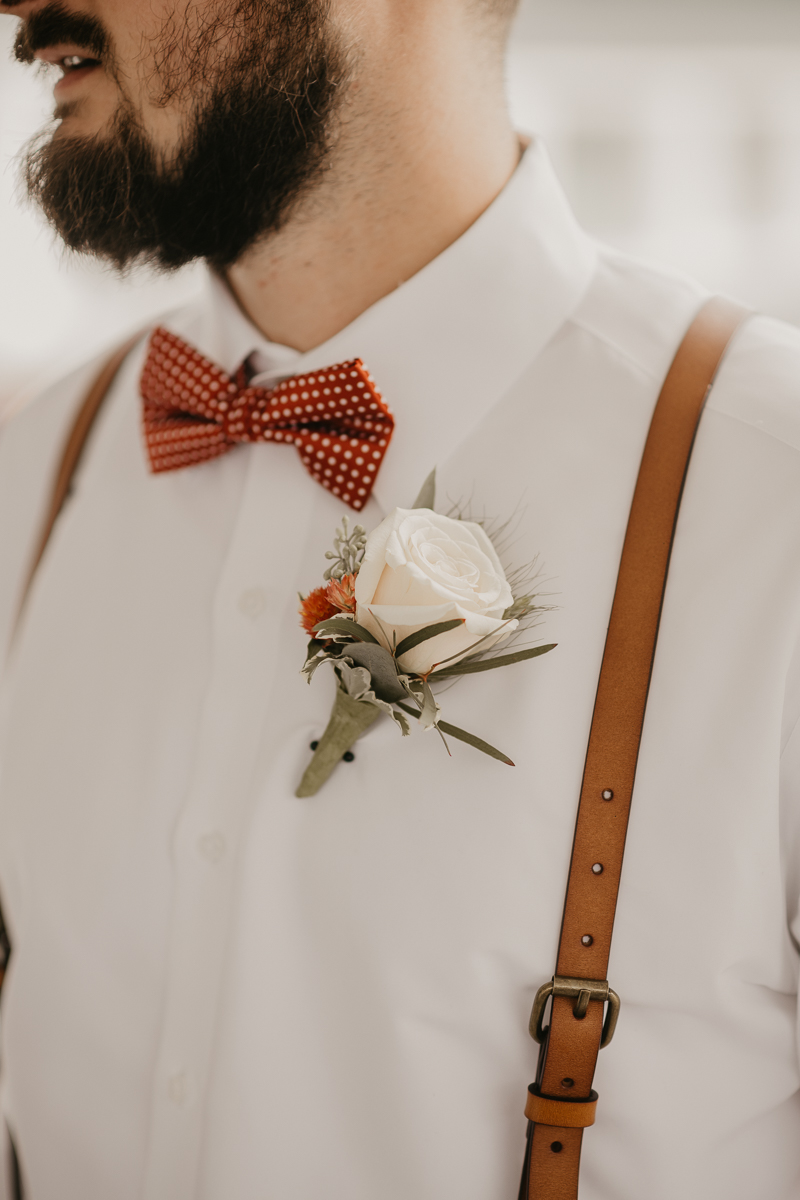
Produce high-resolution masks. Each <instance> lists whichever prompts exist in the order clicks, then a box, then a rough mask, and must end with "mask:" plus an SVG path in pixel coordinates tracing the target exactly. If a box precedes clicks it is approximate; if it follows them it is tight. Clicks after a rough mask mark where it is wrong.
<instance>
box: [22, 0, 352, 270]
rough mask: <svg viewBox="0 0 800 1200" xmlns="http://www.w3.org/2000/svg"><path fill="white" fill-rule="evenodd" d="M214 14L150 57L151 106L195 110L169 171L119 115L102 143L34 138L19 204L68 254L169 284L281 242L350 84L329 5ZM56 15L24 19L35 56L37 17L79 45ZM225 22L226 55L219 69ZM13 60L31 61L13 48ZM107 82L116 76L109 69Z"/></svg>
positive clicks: (284, 0) (231, 3)
mask: <svg viewBox="0 0 800 1200" xmlns="http://www.w3.org/2000/svg"><path fill="white" fill-rule="evenodd" d="M223 5H224V8H225V17H224V18H223V17H219V19H218V20H216V21H214V22H208V23H207V25H206V26H205V28H204V29H201V30H197V29H194V30H192V31H191V32H190V33H189V32H188V31H186V30H183V31H181V32H179V33H177V34H176V33H175V31H174V30H168V31H165V36H164V38H163V39H162V41H160V42H159V45H158V46H157V47H156V51H157V54H156V64H157V70H158V86H159V92H160V95H159V102H160V103H168V102H169V101H170V100H172V99H173V98H175V97H176V96H178V97H179V96H184V97H185V96H190V97H191V98H192V110H193V111H192V116H191V118H190V127H189V129H188V131H187V133H186V134H185V135H184V137H183V139H182V142H181V145H180V146H179V147H178V150H177V153H176V154H175V155H174V156H173V157H172V159H171V160H170V162H169V163H168V164H165V163H164V162H162V161H161V160H160V157H159V155H158V154H157V152H156V150H155V148H154V146H153V145H152V144H151V142H150V141H149V139H148V137H147V136H146V134H145V133H144V131H143V130H142V127H141V124H140V122H139V120H138V119H137V115H136V113H135V112H134V111H133V109H132V107H131V105H130V104H129V103H128V102H126V101H123V102H122V103H121V104H120V107H119V109H118V110H117V113H116V115H115V117H114V120H113V125H112V128H111V129H110V131H108V132H106V133H104V134H103V135H96V136H94V137H68V136H63V137H62V136H56V137H51V136H50V135H49V134H44V135H40V136H39V137H38V138H37V139H36V140H35V142H34V143H33V144H32V146H31V147H30V148H29V149H28V152H27V154H26V157H25V162H24V176H25V181H26V184H27V188H28V193H29V195H30V196H31V198H32V199H33V200H35V202H36V203H38V205H39V206H40V207H41V209H42V210H43V212H44V213H45V216H46V217H47V219H48V220H49V222H50V223H51V225H53V226H54V228H55V229H56V231H57V233H58V234H59V235H60V237H61V239H62V240H63V241H64V243H65V244H66V245H67V246H68V247H69V248H70V249H71V250H75V251H79V252H83V253H88V254H93V255H95V256H96V257H98V258H101V259H103V260H105V261H107V262H110V263H112V264H113V265H114V266H116V267H117V268H118V269H120V270H122V269H124V268H126V267H129V266H131V265H132V264H134V263H137V262H144V263H149V264H151V265H153V266H156V267H159V268H161V269H166V270H174V269H176V268H178V267H182V266H184V265H185V264H187V263H189V262H192V261H194V260H195V259H198V258H202V259H205V260H206V261H207V262H209V263H210V264H211V265H212V266H213V267H215V268H217V269H218V270H224V269H225V268H227V267H229V266H231V265H232V264H233V263H234V262H236V261H237V260H238V259H240V258H241V257H242V255H243V254H244V253H245V251H246V250H248V249H249V248H250V247H252V246H253V245H254V244H255V243H256V242H258V241H259V240H261V239H263V238H266V237H268V236H269V235H270V234H271V233H274V232H275V231H276V230H278V229H280V228H281V226H282V225H283V224H284V223H285V222H286V220H287V218H288V216H289V215H290V213H291V211H292V210H293V208H294V207H295V205H296V204H297V202H298V200H299V199H300V198H301V197H303V196H304V195H305V194H306V193H307V192H308V191H309V190H310V189H311V188H312V187H313V185H314V184H315V183H316V182H317V181H318V179H319V178H320V176H321V174H322V172H323V171H324V168H325V165H326V160H327V157H328V153H329V150H330V146H331V134H332V124H333V118H334V115H335V110H336V99H337V96H338V95H339V94H340V89H341V84H342V83H343V81H344V79H345V76H346V70H345V55H344V54H343V53H342V52H341V51H340V50H339V47H338V45H337V44H336V43H335V41H334V39H333V38H332V37H331V36H330V34H329V33H328V30H327V22H326V16H327V0H238V2H235V0H223ZM59 9H60V6H59V5H57V4H56V5H54V6H48V8H46V9H43V10H41V14H34V17H32V18H30V20H29V22H28V27H29V30H28V38H29V42H30V43H32V44H33V48H34V49H36V48H38V47H39V46H40V45H42V43H41V37H39V38H38V40H37V33H38V31H37V28H36V26H35V20H36V17H37V16H39V15H41V16H42V17H47V16H48V14H49V15H50V24H51V25H53V24H55V25H56V26H57V32H58V33H59V34H61V36H62V37H63V40H64V41H70V40H73V41H78V42H79V44H80V35H79V34H78V31H77V30H76V31H75V32H74V33H73V32H72V31H71V29H67V28H66V26H67V25H69V22H70V21H71V20H73V19H74V18H72V17H71V16H70V15H69V14H67V13H64V14H63V17H62V16H61V14H60V12H59ZM62 11H63V10H62ZM53 13H55V21H53V19H52V17H53ZM223 20H224V24H225V31H226V32H227V33H228V34H229V35H231V42H230V45H231V47H232V48H231V50H230V51H226V53H225V61H224V62H220V61H219V60H218V59H215V56H214V48H215V46H216V45H218V44H219V41H218V36H219V28H220V22H222V21H223ZM47 36H48V38H49V39H50V41H49V42H48V43H47V44H50V43H51V42H52V40H53V39H52V36H51V34H50V31H49V30H48V32H47ZM98 40H99V35H98V39H96V41H95V44H98ZM83 44H84V45H85V44H86V38H85V37H84V39H83ZM106 44H107V43H106ZM17 53H18V56H20V57H25V56H26V54H27V53H28V50H27V49H26V48H25V47H24V46H23V48H22V49H21V50H20V47H19V42H18V51H17ZM103 65H104V67H106V60H105V59H104V63H103ZM107 69H109V70H110V72H111V73H112V75H113V74H114V66H113V61H111V62H109V63H108V67H107ZM56 115H58V114H56Z"/></svg>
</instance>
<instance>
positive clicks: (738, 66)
mask: <svg viewBox="0 0 800 1200" xmlns="http://www.w3.org/2000/svg"><path fill="white" fill-rule="evenodd" d="M14 26H15V22H14V21H13V20H9V19H6V18H3V19H1V20H0V278H1V279H2V290H3V295H4V297H5V300H4V316H3V320H2V322H0V410H1V409H2V408H3V407H4V406H5V405H7V404H8V403H9V401H10V398H11V397H12V396H14V395H16V396H18V395H19V394H20V391H21V392H22V394H23V395H24V394H26V393H28V392H30V391H31V390H33V389H35V387H36V386H37V385H38V383H39V381H41V380H43V379H46V378H47V377H49V376H51V375H52V374H53V373H59V372H60V371H62V370H63V369H65V368H66V367H69V366H70V365H72V364H74V363H77V362H79V361H81V360H82V359H85V358H87V357H89V356H90V355H91V354H92V353H94V352H96V351H97V350H99V349H101V348H103V347H104V346H106V345H108V344H109V343H111V342H113V341H114V340H115V338H118V337H119V336H120V334H121V333H123V332H125V331H126V330H128V329H130V328H133V327H136V326H137V324H140V323H143V322H144V321H146V319H147V317H148V315H149V314H151V313H156V312H158V311H160V310H163V309H164V308H168V307H170V306H172V305H173V304H179V303H181V302H182V301H183V300H184V299H185V298H187V297H188V296H190V295H191V294H192V292H193V290H194V289H195V287H196V286H197V278H196V274H195V273H194V272H193V271H192V270H191V269H189V270H187V271H185V272H181V273H179V274H177V275H173V276H171V277H168V278H154V277H153V276H151V275H148V274H146V273H139V274H136V275H134V276H133V277H130V278H128V279H126V280H124V281H121V280H119V279H117V278H116V277H115V276H114V275H112V274H110V273H109V272H107V271H106V270H103V269H100V268H98V267H97V266H94V265H92V264H91V263H87V262H81V261H77V260H74V259H72V260H70V259H68V258H65V257H64V255H63V254H61V252H60V251H59V250H58V248H57V247H56V246H55V245H54V243H53V240H52V238H51V236H50V234H49V233H48V231H47V229H46V228H45V227H44V225H43V223H42V222H41V220H40V219H39V218H38V216H37V215H36V213H35V212H33V211H31V210H30V209H29V208H27V207H25V206H24V205H22V204H21V202H20V198H19V193H18V184H17V170H16V166H15V161H14V160H15V157H16V155H17V154H18V152H19V150H20V148H21V147H22V146H23V145H24V144H25V142H26V141H27V140H28V139H29V138H30V137H31V136H32V134H33V133H35V132H36V130H37V129H39V128H41V126H42V125H43V124H44V123H45V122H46V120H47V117H48V115H49V111H50V108H51V95H50V89H51V86H52V85H48V84H47V83H45V82H44V81H42V80H40V79H38V78H37V77H36V75H35V74H34V73H32V72H31V71H30V69H28V68H23V67H20V66H18V65H17V64H15V63H13V62H12V61H11V60H10V58H9V50H10V46H11V41H12V38H13V32H14ZM509 92H510V97H511V103H512V107H513V111H514V116H515V118H516V122H517V126H518V128H520V129H524V130H527V131H530V132H533V133H536V134H539V135H541V136H542V137H543V138H544V139H545V141H546V143H547V145H548V146H549V149H550V153H551V155H552V157H553V159H554V162H555V164H556V168H557V170H558V173H559V175H560V177H561V180H562V183H563V184H564V187H565V189H566V191H567V194H568V196H569V197H570V200H571V201H572V204H573V205H574V208H575V210H576V212H577V214H578V217H579V219H580V220H581V221H582V223H583V224H584V226H585V227H586V228H587V229H589V230H590V231H591V232H592V233H593V234H595V235H597V236H598V237H600V238H602V239H604V240H606V241H609V242H612V243H614V244H615V245H617V246H620V247H621V248H623V249H625V250H627V251H629V252H631V253H633V254H636V255H639V256H642V257H645V258H647V259H650V260H653V261H655V262H660V263H663V264H664V265H666V266H668V267H671V268H673V269H677V270H680V271H684V272H686V273H688V274H691V275H693V276H695V277H696V278H699V279H700V280H701V281H702V282H704V283H705V284H707V285H708V286H710V287H711V288H714V289H718V290H720V291H724V292H728V293H732V294H734V295H736V296H738V297H740V298H741V299H743V300H745V301H746V302H747V303H749V304H751V305H753V306H755V307H757V308H759V309H761V310H764V311H767V312H770V313H773V314H775V315H777V316H780V317H783V318H784V319H786V320H789V321H794V322H797V323H800V0H523V8H522V10H521V12H520V16H519V20H518V22H517V26H516V30H515V35H514V41H513V46H512V53H511V58H510V63H509Z"/></svg>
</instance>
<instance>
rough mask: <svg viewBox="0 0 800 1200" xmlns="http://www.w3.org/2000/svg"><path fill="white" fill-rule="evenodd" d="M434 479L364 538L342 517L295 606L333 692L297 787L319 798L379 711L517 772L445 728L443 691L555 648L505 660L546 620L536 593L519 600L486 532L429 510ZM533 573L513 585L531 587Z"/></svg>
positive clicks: (311, 670)
mask: <svg viewBox="0 0 800 1200" xmlns="http://www.w3.org/2000/svg"><path fill="white" fill-rule="evenodd" d="M434 495H435V475H434V474H431V476H430V477H429V479H428V480H427V481H426V483H425V485H424V487H423V489H422V491H421V492H420V495H419V497H418V498H417V501H416V504H415V506H414V507H413V508H410V509H404V508H396V509H395V510H394V512H392V513H390V514H389V516H388V517H386V519H385V520H384V521H382V522H381V523H380V525H378V526H377V528H376V529H373V531H372V532H371V533H370V534H369V535H367V532H366V530H365V529H364V528H363V526H361V525H356V526H355V528H353V529H352V530H351V529H350V527H349V523H348V521H347V518H346V517H345V518H343V521H342V526H341V528H340V529H338V530H337V532H336V538H335V541H334V549H333V550H332V551H329V552H328V553H327V555H326V558H327V559H329V560H331V564H330V566H329V567H328V569H327V570H326V571H325V573H324V576H323V579H324V580H325V581H326V582H325V584H324V586H322V587H318V588H315V589H314V591H312V592H311V593H310V594H309V595H308V596H306V597H305V598H303V597H302V596H301V597H300V601H301V603H300V617H301V624H302V626H303V628H304V629H305V631H306V632H307V633H308V634H309V635H310V637H311V640H310V642H309V644H308V654H307V656H306V661H305V664H304V666H303V674H304V675H305V676H306V678H307V679H308V681H309V682H310V681H311V679H312V678H313V676H314V674H315V672H316V671H317V669H318V668H319V667H320V666H321V665H322V664H323V663H327V664H329V665H330V666H331V667H332V668H333V671H334V673H335V675H336V678H337V682H338V687H337V689H336V699H335V701H334V705H333V711H332V713H331V718H330V721H329V722H328V726H327V728H326V730H325V732H324V733H323V735H322V737H321V738H320V740H319V742H318V743H317V745H316V748H315V750H314V757H313V758H312V760H311V762H310V763H309V765H308V767H307V769H306V771H305V774H304V775H303V778H302V780H301V782H300V786H299V787H298V789H297V792H296V795H297V796H313V795H315V793H316V792H318V791H319V789H320V788H321V787H322V785H323V784H324V783H325V781H326V780H327V779H328V777H329V776H330V774H331V772H332V771H333V769H334V767H335V766H336V764H337V763H338V762H339V761H340V760H341V758H342V756H343V755H344V754H346V753H347V751H348V750H349V749H350V747H351V746H352V745H354V743H355V742H356V741H357V739H358V738H359V737H360V736H361V734H362V733H364V732H365V730H367V729H368V728H369V726H370V725H372V723H373V722H374V721H375V720H377V718H378V717H379V716H380V715H381V713H386V714H388V715H389V716H390V717H391V718H392V720H393V721H394V722H395V723H396V724H397V725H398V727H399V729H400V732H401V733H402V734H403V736H406V735H407V734H408V733H409V732H410V724H409V718H411V719H415V720H417V721H419V724H420V726H421V727H422V728H423V729H426V730H436V731H437V732H438V733H439V735H440V736H441V738H442V741H443V742H444V744H445V747H446V748H447V749H448V753H449V747H448V746H447V738H448V737H450V738H455V739H456V740H458V741H461V742H466V743H467V744H468V745H470V746H473V747H474V748H475V749H476V750H480V751H482V752H483V753H484V754H488V755H490V756H491V757H492V758H495V759H498V760H499V761H500V762H502V763H506V764H507V765H508V766H512V767H513V765H514V763H513V762H512V761H511V759H510V758H509V757H508V755H506V754H504V753H503V752H502V751H501V750H497V749H495V747H494V746H490V745H489V744H488V742H485V741H483V739H482V738H479V737H477V736H476V735H475V734H472V733H467V732H466V730H464V729H459V728H458V727H457V726H455V725H451V724H449V723H448V722H447V721H443V720H442V719H441V716H440V712H441V710H440V707H439V703H438V700H437V699H436V694H435V691H434V689H435V688H436V685H437V684H438V683H440V682H445V681H446V680H454V679H456V678H458V677H459V676H468V675H476V674H480V673H481V672H483V671H491V670H496V669H497V668H498V667H506V666H510V665H511V664H512V663H518V662H523V661H524V660H525V659H529V658H536V657H538V656H539V655H540V654H546V653H547V652H548V651H549V650H553V649H555V646H554V645H548V646H527V647H524V648H519V649H515V650H512V651H511V652H510V653H499V652H498V649H497V648H498V647H500V646H501V643H506V646H505V647H504V648H505V649H508V639H509V638H515V637H517V636H518V635H519V634H520V633H521V632H523V631H525V630H528V629H530V628H531V626H532V624H533V623H534V620H535V617H536V614H537V613H538V612H541V611H542V607H541V606H537V605H536V604H535V599H536V597H535V596H533V595H521V594H520V595H515V594H514V591H515V589H514V587H512V583H511V582H509V578H508V577H507V576H506V572H505V571H504V569H503V566H502V564H501V562H500V558H499V555H498V552H497V548H496V546H495V544H494V542H493V540H492V536H490V533H489V532H488V531H487V527H486V526H485V524H484V523H481V522H476V521H468V520H464V519H462V518H461V517H460V516H458V517H452V516H442V515H441V514H439V513H436V512H434V511H433V502H434ZM530 574H531V571H530V570H522V571H519V572H516V573H515V574H514V575H513V576H512V580H516V581H519V582H520V583H522V584H524V581H525V580H526V578H529V577H530Z"/></svg>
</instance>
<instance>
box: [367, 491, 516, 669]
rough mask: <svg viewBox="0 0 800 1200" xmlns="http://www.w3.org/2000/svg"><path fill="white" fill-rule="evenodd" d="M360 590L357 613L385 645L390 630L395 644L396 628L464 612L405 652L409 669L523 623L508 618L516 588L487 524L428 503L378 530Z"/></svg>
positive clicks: (402, 633) (455, 654) (393, 516)
mask: <svg viewBox="0 0 800 1200" xmlns="http://www.w3.org/2000/svg"><path fill="white" fill-rule="evenodd" d="M355 597H356V604H357V609H356V620H357V621H358V622H359V624H361V625H363V626H364V627H365V628H366V629H368V630H369V631H370V633H372V634H374V636H375V637H376V638H378V640H379V641H380V642H381V643H382V644H383V645H386V639H387V635H388V638H389V648H390V649H391V638H392V634H393V633H396V634H397V642H398V643H400V642H401V641H402V640H403V638H405V637H407V636H408V635H409V634H410V633H416V631H417V630H418V629H423V628H424V627H425V626H426V625H435V624H438V622H440V621H451V620H454V619H455V618H457V617H460V618H462V619H463V621H464V624H463V625H461V626H459V627H458V628H456V629H451V630H450V631H449V632H448V633H440V634H438V635H437V636H436V637H433V638H430V639H429V640H428V641H427V642H422V643H421V645H419V646H416V647H415V648H414V649H413V650H409V651H408V653H407V654H404V655H403V656H402V658H401V659H399V663H400V666H401V668H402V669H403V670H405V671H414V672H416V673H417V674H419V675H425V674H427V673H428V672H429V671H430V670H431V668H432V667H433V666H434V664H436V663H440V662H443V661H444V659H449V660H451V661H455V658H463V657H464V655H465V654H468V653H469V652H470V651H471V650H473V649H476V650H477V649H480V650H487V649H488V648H489V647H490V646H493V645H495V643H496V642H499V641H500V640H501V639H502V638H504V637H508V635H509V634H510V633H512V632H513V631H514V630H515V629H516V628H517V625H518V622H517V621H504V620H503V613H504V612H505V610H506V609H507V608H508V607H509V605H511V603H512V602H513V597H512V595H511V588H510V587H509V584H508V580H507V579H506V577H505V573H504V571H503V568H502V566H501V565H500V560H499V558H498V557H497V553H496V551H495V548H494V546H493V545H492V543H491V541H490V540H489V538H488V537H487V535H486V534H485V533H484V531H483V530H482V529H481V527H480V525H475V524H473V523H472V522H471V521H455V520H453V519H452V518H451V517H440V516H439V515H438V513H435V512H432V511H431V510H430V509H429V508H416V509H406V508H396V509H395V510H394V512H393V513H390V515H389V516H388V517H387V518H386V520H385V521H382V522H381V524H380V525H379V526H378V527H377V529H374V530H373V532H372V533H371V534H370V535H369V537H368V538H367V544H366V549H365V551H364V561H363V563H362V565H361V570H360V571H359V573H358V576H357V578H356V587H355ZM481 639H487V640H485V641H481ZM479 641H480V646H479V647H478V646H476V643H477V642H479Z"/></svg>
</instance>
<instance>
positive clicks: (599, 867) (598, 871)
mask: <svg viewBox="0 0 800 1200" xmlns="http://www.w3.org/2000/svg"><path fill="white" fill-rule="evenodd" d="M592 870H593V871H594V873H595V875H602V874H603V864H602V863H592Z"/></svg>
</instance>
